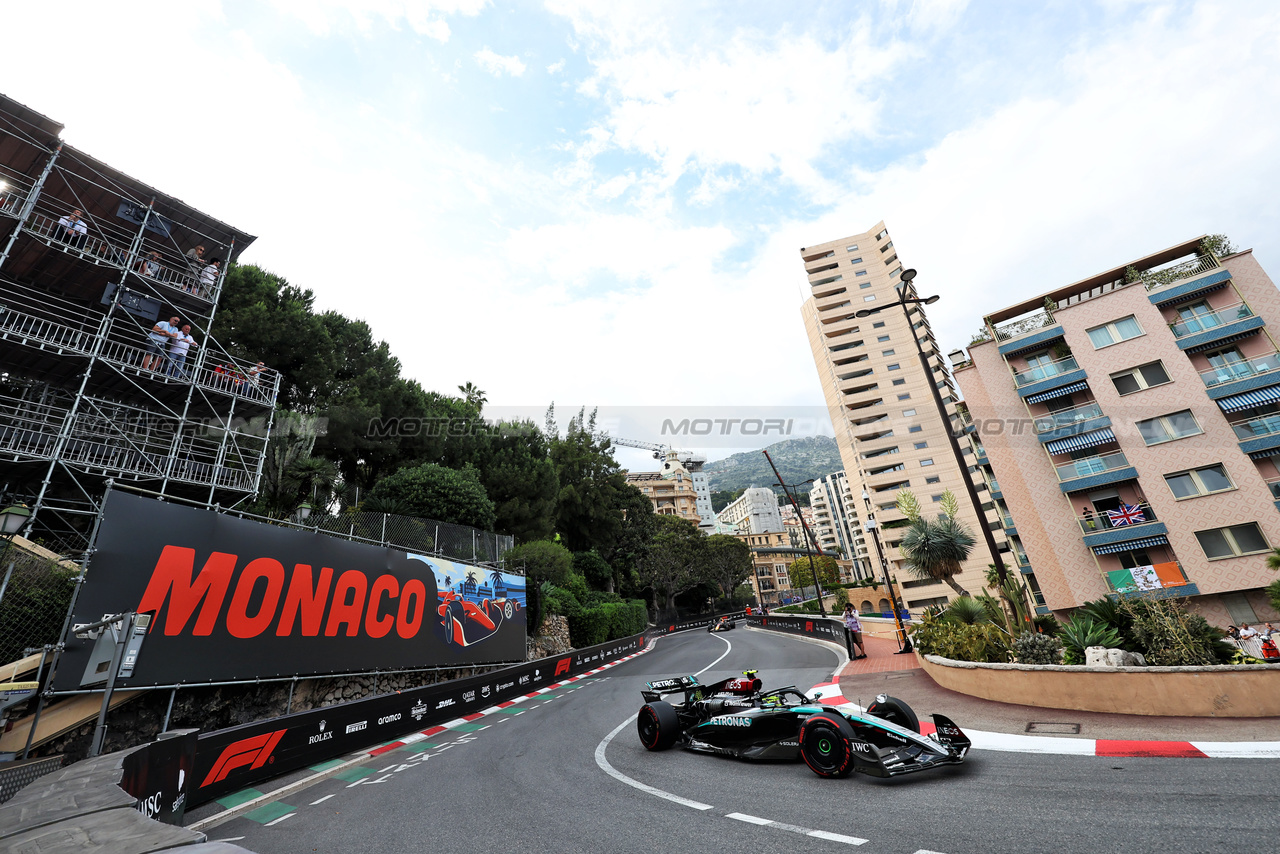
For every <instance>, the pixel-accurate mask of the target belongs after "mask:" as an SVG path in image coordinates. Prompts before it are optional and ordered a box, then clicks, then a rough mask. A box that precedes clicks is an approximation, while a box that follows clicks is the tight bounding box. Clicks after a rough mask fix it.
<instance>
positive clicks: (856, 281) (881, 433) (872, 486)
mask: <svg viewBox="0 0 1280 854" xmlns="http://www.w3.org/2000/svg"><path fill="white" fill-rule="evenodd" d="M800 257H801V260H802V262H803V264H804V270H805V274H806V275H807V277H808V280H809V289H810V290H809V292H810V296H809V297H808V298H807V299H806V300H805V302H804V306H803V307H802V314H803V317H804V324H805V329H806V331H807V332H808V335H809V345H810V347H811V348H812V350H813V358H814V362H815V363H816V365H817V368H818V376H819V378H820V379H821V382H822V391H823V395H824V396H825V398H826V402H827V408H828V410H829V411H830V414H831V423H832V424H833V425H834V427H835V434H836V436H835V438H836V443H837V445H838V446H839V448H840V458H841V460H842V461H843V462H844V470H845V473H846V476H847V477H848V480H849V488H850V493H851V495H852V497H853V498H854V500H855V502H856V503H857V504H858V506H857V508H856V510H857V512H858V514H859V516H860V517H861V518H862V520H863V523H864V525H865V523H866V519H867V514H868V513H872V514H874V517H875V520H876V523H877V524H878V525H879V529H880V538H881V541H882V543H883V546H884V553H885V559H886V560H887V561H888V563H889V568H890V572H891V573H892V574H893V575H894V576H895V577H896V578H897V580H898V582H899V584H900V586H901V588H902V591H903V593H904V595H905V597H906V602H905V605H906V607H907V608H908V609H913V610H919V609H921V608H924V607H927V606H929V605H934V604H942V603H944V602H946V601H947V600H948V599H950V598H953V597H954V595H955V594H954V591H952V589H951V588H950V587H948V586H947V585H946V584H943V583H939V582H934V581H929V580H920V579H917V578H915V576H913V575H912V574H911V573H910V572H909V571H907V570H906V569H904V568H903V566H902V564H903V557H902V553H901V551H900V550H899V549H898V545H899V543H900V542H901V539H902V529H903V528H904V527H905V526H906V524H907V521H906V518H905V517H904V516H903V515H902V513H900V512H898V510H897V508H896V506H895V502H896V499H897V496H898V493H899V492H900V491H902V490H904V489H908V490H910V491H911V492H912V493H914V494H915V496H916V498H917V499H919V501H920V504H921V507H922V509H923V511H924V513H926V514H933V513H940V512H941V508H940V505H939V502H940V501H941V500H942V495H943V492H944V491H945V490H947V489H950V490H951V492H952V493H954V494H955V496H956V498H957V499H959V502H960V508H961V511H960V515H959V519H960V521H961V522H963V523H964V525H965V526H966V527H967V528H968V529H969V530H970V531H971V532H972V533H973V535H974V538H975V540H977V543H976V544H975V546H974V549H973V552H972V556H971V557H970V559H969V560H968V561H967V562H966V564H965V567H964V570H963V572H962V573H961V574H960V575H959V576H958V577H957V579H956V580H957V581H958V582H959V584H960V585H961V586H962V587H963V588H964V589H966V590H968V591H969V592H971V593H977V592H979V591H980V590H982V588H983V586H984V584H985V579H984V573H985V570H986V567H987V565H988V564H989V563H991V554H990V551H989V549H988V547H987V545H986V542H985V540H984V538H983V532H982V527H983V526H986V527H987V528H988V530H991V529H992V526H993V525H994V526H995V527H999V523H998V521H993V520H994V519H995V516H994V513H993V514H992V518H991V520H989V519H988V518H987V514H986V510H985V509H982V508H975V507H974V506H973V503H972V502H971V501H970V500H969V495H968V491H967V489H966V486H965V478H966V477H969V476H970V474H971V472H970V471H969V469H973V468H974V463H973V456H972V454H973V451H972V448H970V447H968V444H967V443H965V445H964V453H965V454H966V455H967V456H965V457H964V459H965V461H966V466H965V467H962V466H961V465H960V464H959V463H957V461H956V458H955V453H954V451H953V450H952V447H951V444H950V440H949V438H948V430H949V429H950V426H951V425H950V424H949V423H948V419H950V421H951V422H953V423H955V424H956V425H957V426H959V420H958V417H957V416H956V414H955V404H956V401H957V399H958V395H957V393H956V390H955V387H954V386H953V384H952V381H951V379H950V377H949V376H948V375H947V372H946V368H945V366H944V363H943V359H942V354H941V351H940V349H939V347H938V345H937V343H936V342H935V341H934V339H933V333H932V331H931V330H930V328H929V321H928V319H927V318H926V317H925V314H924V309H923V307H922V306H919V305H909V306H907V309H908V312H904V311H903V306H902V304H901V303H900V302H899V293H900V291H899V289H900V288H901V287H903V285H902V280H901V273H902V270H903V266H904V265H903V263H902V261H901V260H900V259H899V258H898V252H897V250H896V249H895V248H894V245H893V240H892V239H891V238H890V236H889V230H888V229H887V228H885V225H884V223H883V222H879V223H876V225H875V226H873V227H872V228H871V230H870V231H866V232H863V233H862V234H854V235H851V236H849V237H844V238H841V239H839V240H831V241H827V242H825V243H820V244H817V245H815V246H807V247H804V248H802V249H801V250H800ZM924 281H926V282H930V281H931V280H930V278H929V276H928V274H927V273H926V275H925V277H924ZM913 284H914V283H912V284H908V285H906V288H907V291H908V296H910V297H914V296H915V295H916V294H915V290H914V287H913ZM926 287H927V290H928V291H929V292H930V293H937V291H938V286H937V284H934V283H931V284H930V285H929V286H926ZM859 311H870V312H871V313H870V314H868V315H867V316H865V317H857V316H856V313H857V312H859ZM908 317H909V318H910V320H909V321H908ZM913 334H914V335H915V336H917V338H918V340H919V341H920V343H921V344H922V345H923V347H924V350H925V353H926V354H927V356H928V361H929V365H930V369H931V372H929V373H927V372H926V371H925V368H924V367H923V366H922V365H921V363H920V358H919V355H918V351H917V349H916V344H915V343H914V342H913V340H912V336H913ZM931 382H932V383H937V386H938V389H939V391H940V393H941V395H942V399H943V402H944V405H945V408H946V410H947V414H948V418H946V419H944V418H943V416H942V415H941V414H940V413H939V412H938V408H937V404H936V402H935V401H934V398H933V394H932V392H931V391H930V388H929V384H930V383H931ZM984 488H985V485H984ZM864 493H865V494H866V496H867V499H866V500H865V501H864V500H863V498H862V496H863V494H864ZM979 495H980V496H982V497H981V498H980V500H982V501H984V502H986V505H985V506H986V509H992V505H991V503H990V501H989V499H988V498H986V497H985V494H984V493H979ZM868 505H870V506H868ZM996 539H997V541H998V543H999V548H1000V549H1001V550H1002V551H1005V552H1006V554H1005V555H1004V557H1005V558H1006V561H1005V562H1006V563H1008V564H1009V565H1010V566H1011V567H1012V565H1013V561H1012V559H1011V558H1009V556H1008V555H1007V549H1008V546H1007V544H1005V543H1004V542H1003V540H1004V537H1003V535H1002V534H999V533H998V534H997V535H996ZM867 541H868V542H867V546H868V550H869V552H870V554H869V557H870V559H871V564H872V567H873V569H874V570H875V571H876V574H877V575H879V571H880V567H879V561H878V558H877V556H876V550H875V543H874V541H873V539H872V537H871V536H870V535H869V534H868V536H867Z"/></svg>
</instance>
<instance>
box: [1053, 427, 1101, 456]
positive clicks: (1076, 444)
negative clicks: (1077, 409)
mask: <svg viewBox="0 0 1280 854" xmlns="http://www.w3.org/2000/svg"><path fill="white" fill-rule="evenodd" d="M1115 440H1116V434H1115V433H1112V432H1111V428H1110V427H1103V428H1102V429H1101V430H1091V431H1089V432H1088V433H1081V434H1080V435H1079V436H1068V437H1067V438H1065V439H1058V440H1057V441H1056V442H1049V443H1048V444H1046V445H1045V448H1046V449H1047V450H1048V451H1049V453H1051V454H1065V453H1067V452H1069V451H1080V450H1083V449H1085V448H1092V447H1094V446H1095V445H1105V444H1107V443H1108V442H1114V441H1115Z"/></svg>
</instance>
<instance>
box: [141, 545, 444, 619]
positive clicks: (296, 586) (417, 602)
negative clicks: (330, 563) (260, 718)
mask: <svg viewBox="0 0 1280 854" xmlns="http://www.w3.org/2000/svg"><path fill="white" fill-rule="evenodd" d="M238 561H239V558H238V557H237V556H236V555H233V554H227V553H225V552H213V553H212V554H210V555H209V557H208V558H207V559H206V560H205V562H204V567H203V568H201V570H200V573H199V574H198V575H197V574H196V572H195V562H196V552H195V549H186V548H180V547H178V546H165V547H164V551H163V552H161V553H160V559H159V560H158V561H156V568H155V569H154V570H153V571H152V573H151V580H150V581H148V582H147V589H146V592H144V593H143V594H142V602H141V604H139V605H138V612H139V613H142V612H146V611H154V612H155V613H156V618H155V620H154V621H153V622H152V624H151V628H152V629H154V628H155V626H156V623H159V622H160V621H161V619H162V618H163V620H164V633H165V634H166V635H180V634H183V633H184V632H185V631H186V630H187V626H188V624H189V623H191V621H192V617H194V618H195V623H194V626H193V627H192V630H191V634H193V635H209V634H212V633H213V630H214V628H215V626H217V625H218V621H219V619H220V618H221V619H222V620H223V621H224V624H225V626H226V630H227V632H229V633H230V634H231V635H232V636H233V637H237V638H255V637H258V636H259V635H261V634H262V633H264V632H266V631H267V630H268V629H271V628H272V627H273V626H274V627H275V631H274V633H275V634H276V635H277V636H279V637H288V636H290V635H295V634H296V635H301V636H302V637H317V636H319V635H320V634H321V633H322V631H323V634H324V636H326V637H336V636H337V635H338V634H339V633H342V634H343V635H345V636H346V637H350V638H353V637H356V636H358V635H359V634H360V633H361V631H363V633H364V634H365V635H366V636H368V637H371V638H382V637H386V636H387V635H388V634H390V633H391V631H392V629H394V630H395V632H396V634H397V635H399V636H400V637H402V638H405V639H408V638H412V637H414V636H416V635H417V634H418V630H419V629H420V628H422V615H423V613H424V612H425V611H426V605H427V588H426V585H424V584H423V583H422V582H421V581H419V580H418V579H416V578H413V579H410V580H408V581H406V582H404V584H403V585H402V584H401V583H400V581H399V579H397V578H396V577H395V576H394V575H379V576H378V577H377V578H374V579H373V581H372V582H370V580H369V577H368V576H366V575H365V574H364V573H363V572H361V571H360V570H358V569H348V570H346V571H345V572H343V573H341V574H340V575H338V577H337V580H336V581H335V580H334V571H333V569H331V568H330V567H327V566H325V567H321V568H320V571H319V572H318V573H316V572H313V571H312V568H311V566H309V565H307V564H303V563H299V564H295V565H294V567H293V571H292V572H291V573H286V572H285V568H284V565H283V564H281V563H280V561H278V560H275V559H274V558H269V557H260V558H256V559H254V560H251V561H249V562H248V563H247V564H245V565H244V568H243V569H241V570H240V572H239V573H238V574H237V573H236V564H237V562H238ZM259 589H262V590H263V592H262V595H261V597H260V598H258V599H255V596H254V592H255V590H259ZM255 601H257V607H256V609H255V610H254V613H250V607H251V603H253V602H255ZM166 605H167V607H166ZM326 606H327V607H326ZM326 612H327V614H328V617H327V618H326Z"/></svg>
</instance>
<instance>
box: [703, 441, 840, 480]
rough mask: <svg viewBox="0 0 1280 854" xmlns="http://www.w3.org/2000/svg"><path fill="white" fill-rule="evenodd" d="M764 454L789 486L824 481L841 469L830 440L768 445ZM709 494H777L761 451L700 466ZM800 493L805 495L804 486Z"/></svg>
mask: <svg viewBox="0 0 1280 854" xmlns="http://www.w3.org/2000/svg"><path fill="white" fill-rule="evenodd" d="M766 450H768V451H769V456H771V457H773V462H774V465H776V466H777V467H778V472H779V474H781V475H782V479H783V480H785V481H786V482H787V484H788V485H790V484H793V483H800V482H801V481H804V480H808V479H809V478H811V477H812V478H819V477H825V476H826V475H829V474H834V473H835V472H838V471H840V470H841V469H843V468H844V463H842V462H841V461H840V449H839V448H838V447H837V445H836V440H835V439H833V438H831V437H830V436H806V437H804V438H800V439H786V440H784V441H782V442H776V443H774V444H772V445H770V446H769V447H768V448H767V449H766ZM703 471H705V472H706V473H707V481H708V485H709V486H710V488H711V491H713V492H717V491H737V490H743V489H746V488H747V487H749V486H764V487H769V488H771V489H773V490H774V491H775V492H778V491H779V489H778V480H777V478H775V477H774V476H773V469H771V468H769V461H768V460H766V459H765V458H764V454H762V453H761V452H760V451H744V452H743V453H741V454H734V455H733V456H731V457H726V458H725V459H723V460H715V461H713V462H709V463H707V464H706V465H705V466H703ZM800 491H801V492H808V491H809V487H808V486H805V487H803V488H802V489H801V490H800Z"/></svg>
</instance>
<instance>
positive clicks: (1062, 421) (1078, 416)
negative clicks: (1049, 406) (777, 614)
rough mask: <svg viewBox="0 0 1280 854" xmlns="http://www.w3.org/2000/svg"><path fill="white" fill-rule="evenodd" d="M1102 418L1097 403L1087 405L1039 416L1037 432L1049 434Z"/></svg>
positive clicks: (1037, 417)
mask: <svg viewBox="0 0 1280 854" xmlns="http://www.w3.org/2000/svg"><path fill="white" fill-rule="evenodd" d="M1101 417H1102V407H1101V406H1099V405H1098V404H1096V403H1086V404H1083V405H1082V406H1077V407H1074V408H1072V409H1061V410H1059V411H1057V412H1050V413H1049V414H1048V415H1037V416H1036V422H1035V426H1036V432H1037V433H1047V432H1049V431H1050V430H1057V429H1058V428H1060V427H1069V426H1071V425H1072V424H1079V423H1080V422H1081V421H1089V420H1091V419H1093V418H1101Z"/></svg>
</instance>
